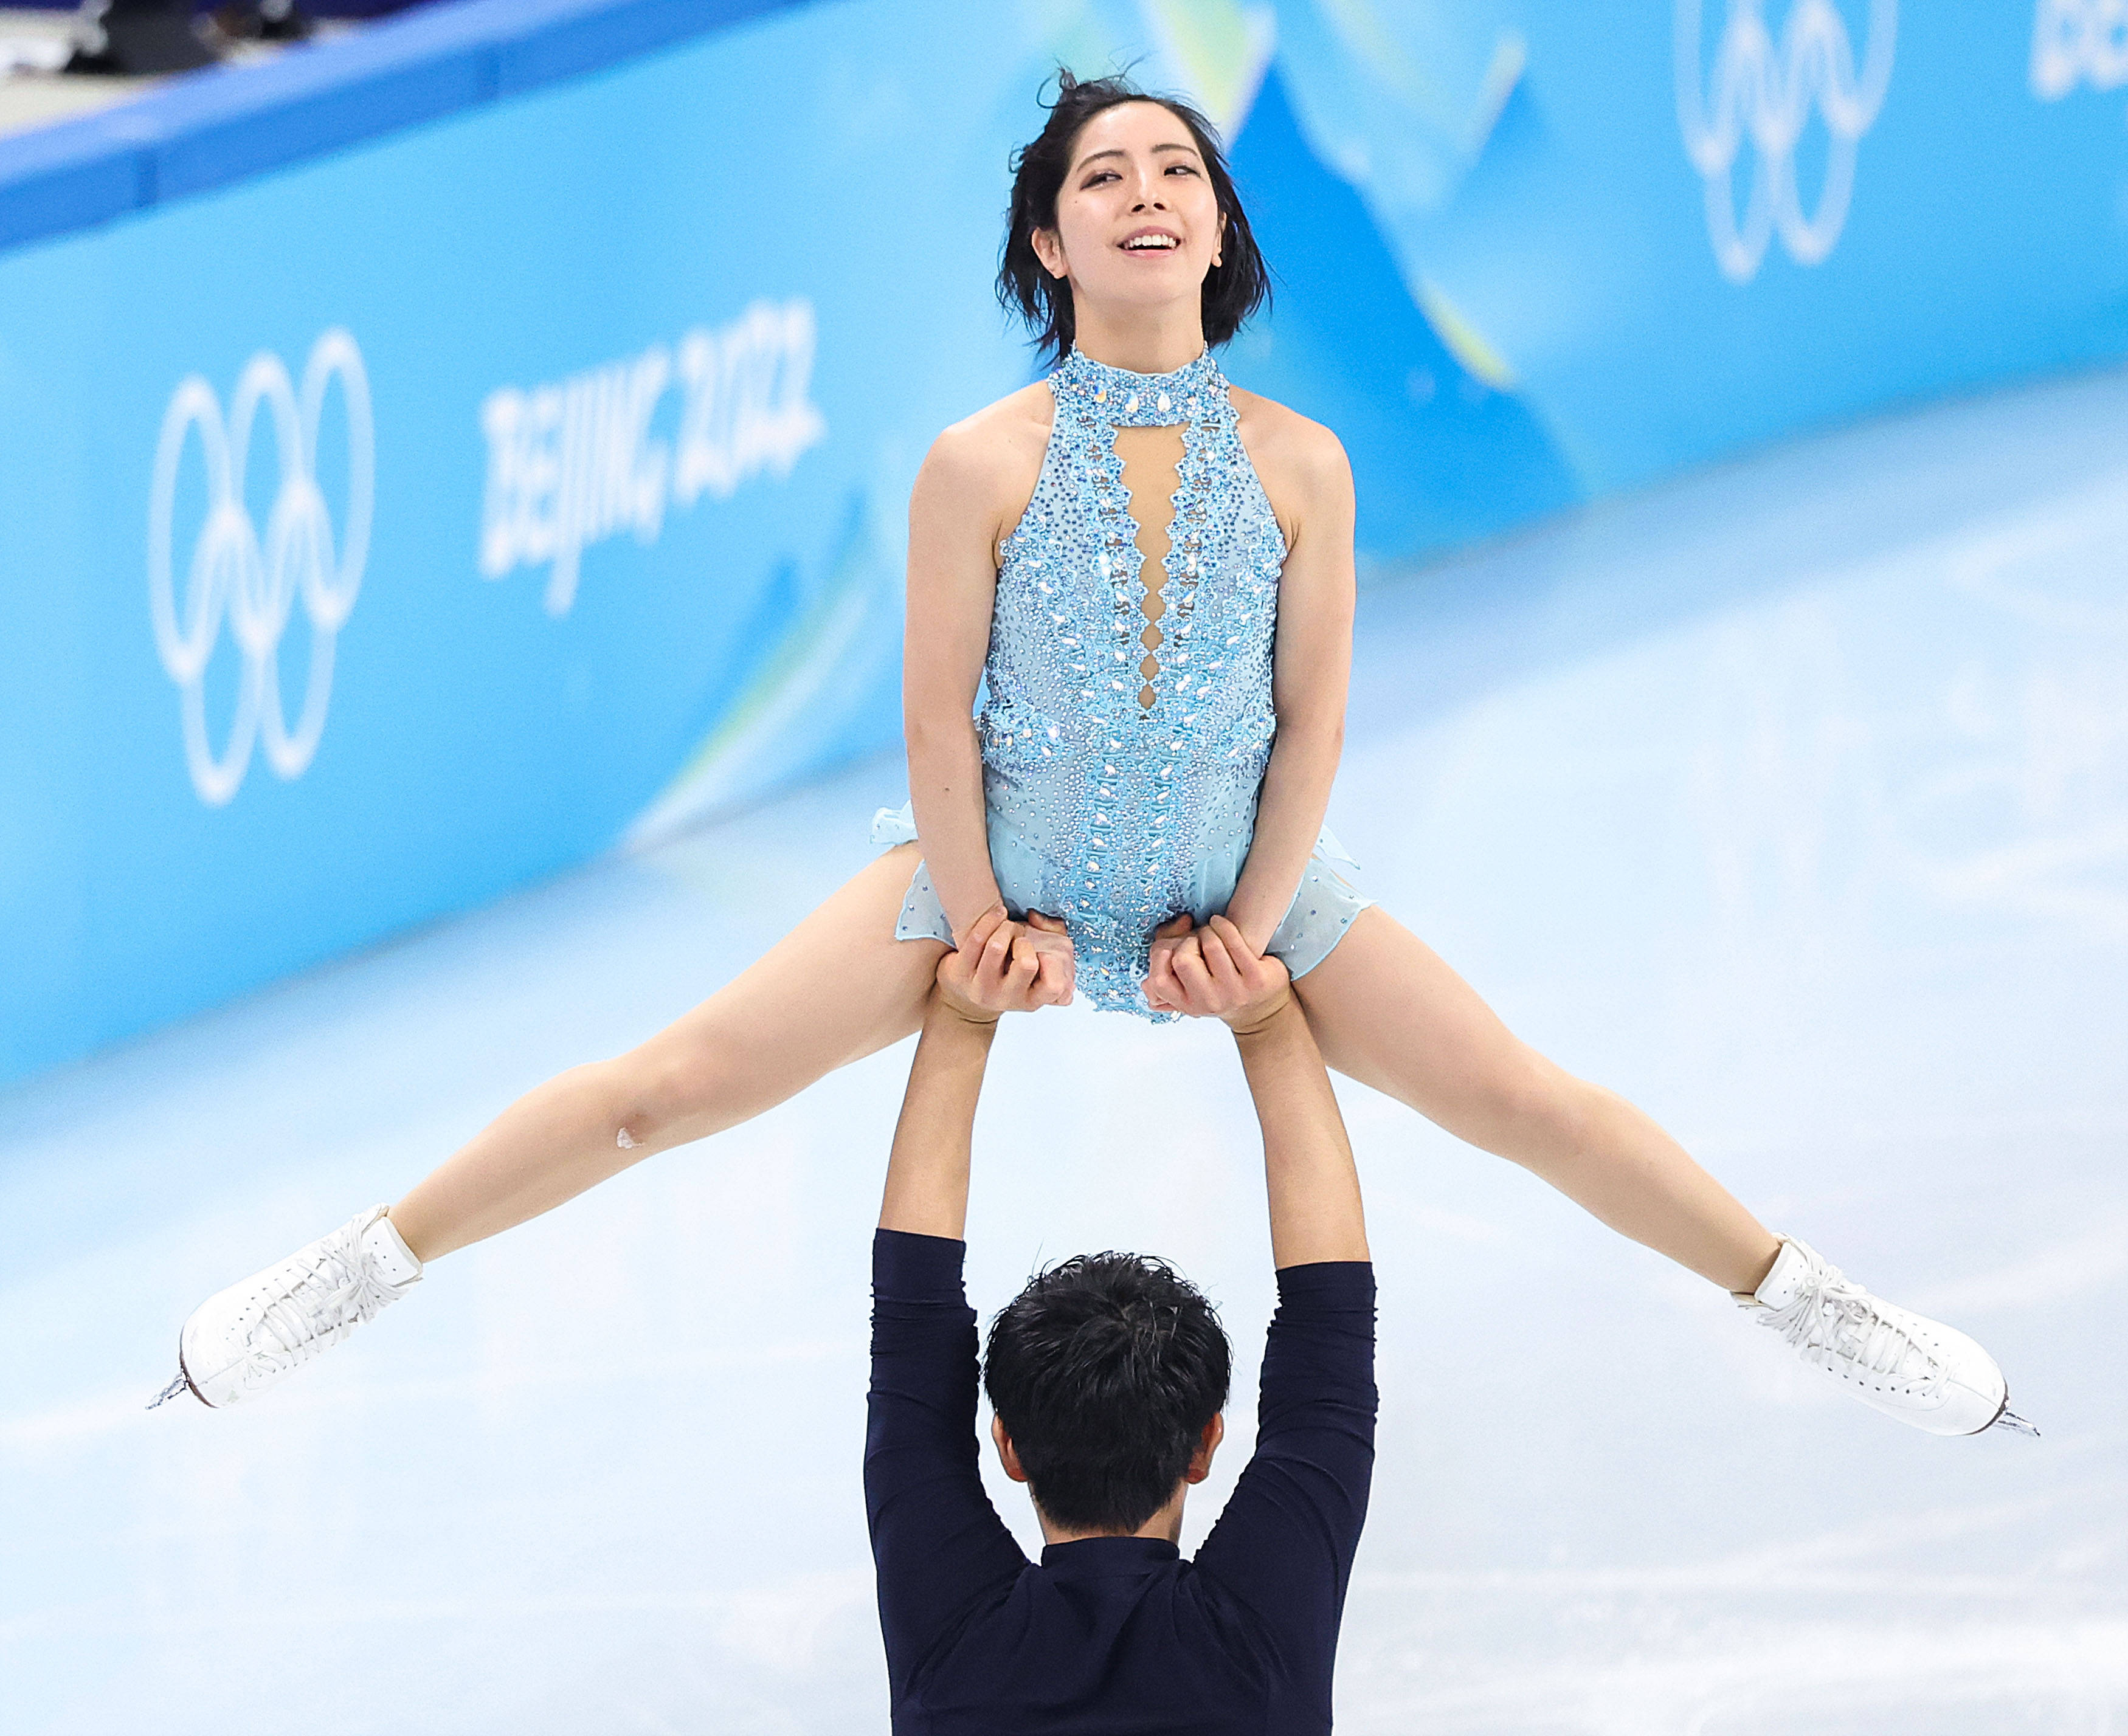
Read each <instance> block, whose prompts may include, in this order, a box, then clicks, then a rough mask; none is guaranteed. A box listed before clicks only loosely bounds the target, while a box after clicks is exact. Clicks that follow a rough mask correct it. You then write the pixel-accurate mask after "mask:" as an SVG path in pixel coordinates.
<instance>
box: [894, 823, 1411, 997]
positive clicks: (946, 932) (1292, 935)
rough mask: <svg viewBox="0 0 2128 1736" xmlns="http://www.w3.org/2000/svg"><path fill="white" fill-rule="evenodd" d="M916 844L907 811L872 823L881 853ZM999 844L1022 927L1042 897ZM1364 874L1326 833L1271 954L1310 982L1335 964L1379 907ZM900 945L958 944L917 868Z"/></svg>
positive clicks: (1005, 889) (1007, 893)
mask: <svg viewBox="0 0 2128 1736" xmlns="http://www.w3.org/2000/svg"><path fill="white" fill-rule="evenodd" d="M915 838H916V816H915V813H914V811H913V809H911V807H910V805H909V804H903V805H902V806H901V807H900V808H882V809H880V810H879V812H878V813H876V814H874V815H873V816H872V842H873V843H875V844H876V845H878V846H879V847H881V849H886V848H889V847H891V846H893V845H895V844H908V843H913V842H915ZM998 842H1000V841H998V840H996V839H995V838H994V839H993V843H992V848H991V856H992V863H993V866H996V867H998V868H999V870H1000V872H999V875H998V880H999V885H998V890H999V893H1000V896H1002V897H1003V898H1004V899H1005V908H1006V910H1007V911H1008V912H1009V913H1010V914H1011V915H1012V916H1013V917H1014V918H1015V919H1022V918H1025V916H1026V914H1027V907H1026V906H1025V905H1024V904H1020V903H1019V902H1018V901H1017V899H1018V898H1019V897H1025V896H1033V895H1036V894H1034V893H1033V889H1032V887H1031V886H1026V887H1023V886H1021V885H1014V884H1009V883H1010V882H1013V881H1015V880H1024V879H1026V878H1027V876H1026V875H1021V874H1014V873H1011V872H1009V871H1006V868H1005V865H1002V864H1000V863H998V862H997V861H996V857H997V856H998V853H999V852H998V849H997V844H998ZM1359 871H1360V865H1359V864H1358V863H1357V862H1356V861H1353V860H1352V858H1351V856H1349V855H1347V853H1346V851H1345V847H1344V846H1343V845H1342V844H1340V843H1339V842H1337V834H1336V833H1334V832H1332V831H1331V830H1330V828H1328V826H1325V827H1324V828H1323V831H1322V832H1321V834H1320V836H1318V837H1317V838H1316V840H1315V851H1314V853H1313V855H1312V856H1309V859H1308V866H1307V867H1306V869H1305V870H1303V872H1302V874H1301V876H1300V888H1299V890H1298V891H1297V892H1295V893H1294V895H1293V903H1292V904H1290V905H1289V906H1287V908H1286V913H1285V919H1284V920H1283V921H1282V922H1280V923H1279V925H1278V931H1277V932H1275V934H1273V935H1272V936H1271V945H1270V946H1269V947H1268V948H1266V951H1269V952H1270V953H1271V956H1273V957H1274V958H1276V959H1277V960H1280V962H1281V963H1283V964H1284V965H1285V968H1286V970H1288V971H1289V972H1290V973H1291V974H1292V975H1294V977H1295V978H1299V977H1304V976H1305V975H1308V973H1309V971H1311V970H1313V969H1314V968H1315V967H1316V966H1317V965H1319V964H1321V963H1322V962H1323V960H1324V959H1326V958H1328V957H1329V956H1330V953H1331V950H1332V948H1333V947H1334V946H1337V942H1339V941H1341V940H1342V939H1343V938H1344V937H1345V931H1346V930H1347V928H1350V927H1351V926H1352V918H1354V917H1356V916H1357V915H1358V914H1359V913H1361V911H1362V910H1364V909H1366V908H1367V906H1368V905H1370V904H1373V903H1374V902H1375V901H1374V900H1373V899H1370V898H1368V897H1366V896H1365V895H1364V894H1361V891H1360V889H1359V888H1358V887H1357V886H1356V885H1354V884H1353V880H1352V878H1351V877H1352V876H1353V875H1356V874H1358V873H1359ZM1232 893H1233V883H1232V881H1231V880H1228V881H1227V883H1226V888H1225V893H1224V894H1223V895H1221V896H1219V897H1218V902H1217V903H1216V904H1213V905H1212V906H1211V908H1208V909H1203V910H1193V911H1192V912H1191V913H1190V914H1191V915H1192V916H1193V917H1195V918H1196V920H1197V921H1199V922H1200V923H1201V922H1204V921H1205V920H1206V919H1208V918H1210V917H1212V916H1214V915H1215V914H1217V913H1218V912H1219V911H1220V910H1222V909H1223V908H1225V907H1226V901H1227V897H1228V896H1231V895H1232ZM894 937H895V939H896V940H902V941H943V942H945V943H946V944H947V945H948V946H952V944H953V925H952V923H949V922H948V921H947V920H946V910H945V907H944V906H943V904H940V903H939V901H938V893H937V891H936V890H935V889H933V886H932V885H931V875H930V873H929V870H927V869H926V867H925V866H924V864H923V863H921V862H919V863H918V864H917V865H916V873H915V875H914V877H913V878H912V879H911V880H910V883H909V895H908V897H907V898H905V899H903V900H902V904H901V915H900V919H899V920H898V921H897V922H896V923H895V925H894Z"/></svg>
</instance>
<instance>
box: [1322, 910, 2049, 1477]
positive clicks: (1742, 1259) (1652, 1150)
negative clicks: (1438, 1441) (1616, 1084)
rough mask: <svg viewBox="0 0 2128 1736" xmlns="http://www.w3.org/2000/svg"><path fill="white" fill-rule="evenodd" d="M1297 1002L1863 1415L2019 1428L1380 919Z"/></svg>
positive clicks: (1459, 1126)
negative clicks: (1714, 1294) (1756, 1326)
mask: <svg viewBox="0 0 2128 1736" xmlns="http://www.w3.org/2000/svg"><path fill="white" fill-rule="evenodd" d="M1294 989H1295V990H1296V991H1297V992H1298V993H1299V996H1300V999H1301V1004H1302V1005H1303V1006H1304V1008H1306V1009H1307V1013H1308V1022H1309V1025H1310V1026H1311V1027H1313V1029H1314V1032H1315V1035H1316V1041H1317V1042H1318V1044H1319V1045H1320V1046H1321V1048H1322V1051H1323V1059H1324V1060H1326V1061H1328V1063H1329V1064H1330V1065H1332V1067H1335V1068H1336V1069H1337V1070H1338V1071H1339V1072H1341V1073H1342V1074H1346V1075H1347V1077H1348V1078H1351V1079H1358V1080H1360V1081H1361V1083H1362V1084H1369V1085H1372V1086H1373V1087H1374V1088H1375V1089H1376V1090H1378V1091H1382V1092H1386V1093H1388V1094H1389V1096H1391V1097H1394V1098H1399V1099H1400V1100H1401V1101H1402V1102H1404V1103H1408V1104H1409V1105H1410V1106H1411V1107H1412V1108H1414V1109H1416V1110H1418V1112H1419V1113H1420V1114H1422V1115H1423V1116H1425V1117H1427V1119H1428V1120H1429V1121H1432V1122H1437V1123H1439V1125H1441V1126H1442V1127H1445V1128H1446V1129H1447V1130H1448V1131H1450V1132H1451V1133H1453V1134H1455V1135H1456V1136H1457V1137H1458V1138H1461V1139H1465V1140H1468V1141H1470V1143H1471V1144H1472V1145H1478V1146H1481V1147H1482V1148H1484V1150H1488V1151H1492V1152H1495V1153H1497V1154H1498V1155H1500V1156H1502V1157H1505V1158H1508V1159H1511V1160H1513V1161H1514V1162H1516V1163H1518V1164H1522V1167H1523V1168H1525V1169H1529V1170H1531V1171H1532V1172H1534V1173H1535V1174H1537V1175H1540V1176H1541V1177H1543V1179H1545V1180H1546V1181H1548V1182H1550V1183H1551V1184H1552V1186H1554V1187H1555V1188H1558V1189H1559V1190H1560V1192H1561V1193H1565V1195H1566V1196H1567V1197H1568V1198H1570V1199H1572V1200H1574V1201H1575V1202H1577V1203H1579V1204H1580V1205H1582V1206H1584V1207H1587V1208H1588V1209H1589V1211H1590V1212H1594V1214H1595V1215H1596V1216H1597V1217H1599V1218H1601V1219H1602V1220H1603V1221H1604V1222H1605V1223H1607V1224H1608V1225H1609V1226H1611V1227H1612V1228H1613V1229H1614V1230H1617V1231H1619V1232H1620V1233H1621V1234H1622V1235H1626V1236H1631V1237H1632V1239H1633V1240H1636V1241H1637V1242H1642V1243H1645V1244H1646V1245H1647V1246H1649V1247H1651V1248H1653V1249H1655V1250H1656V1251H1657V1252H1658V1253H1661V1254H1666V1255H1669V1256H1670V1258H1671V1259H1674V1260H1675V1261H1677V1262H1678V1263H1679V1264H1680V1265H1683V1266H1687V1267H1689V1268H1690V1269H1692V1270H1693V1271H1694V1272H1697V1273H1698V1274H1700V1275H1701V1276H1702V1277H1703V1278H1711V1279H1712V1281H1713V1282H1714V1283H1717V1284H1719V1285H1721V1286H1722V1288H1724V1289H1725V1290H1728V1291H1731V1292H1733V1293H1736V1295H1737V1296H1738V1297H1739V1298H1740V1299H1741V1300H1742V1301H1744V1302H1746V1306H1747V1307H1750V1310H1751V1311H1752V1313H1753V1315H1754V1316H1755V1318H1756V1319H1757V1320H1758V1321H1760V1324H1762V1325H1764V1326H1769V1327H1771V1328H1773V1329H1774V1330H1775V1331H1777V1332H1778V1333H1779V1335H1781V1337H1782V1338H1783V1339H1784V1340H1786V1341H1787V1342H1788V1345H1790V1346H1791V1347H1792V1348H1793V1349H1795V1351H1796V1352H1797V1353H1798V1354H1799V1355H1800V1356H1801V1357H1802V1358H1803V1360H1804V1361H1805V1362H1806V1363H1808V1364H1810V1365H1811V1366H1812V1367H1813V1368H1817V1369H1819V1370H1820V1371H1821V1372H1822V1373H1824V1374H1826V1376H1828V1377H1829V1378H1831V1379H1833V1380H1835V1381H1836V1382H1838V1383H1840V1385H1841V1387H1844V1388H1845V1390H1846V1391H1848V1392H1850V1393H1852V1394H1853V1395H1854V1396H1855V1397H1857V1398H1859V1399H1860V1400H1861V1401H1862V1402H1863V1403H1864V1404H1866V1405H1869V1406H1871V1407H1872V1408H1874V1409H1876V1410H1879V1411H1884V1412H1886V1413H1887V1414H1888V1415H1889V1416H1896V1417H1898V1419H1899V1420H1900V1421H1902V1422H1906V1423H1911V1424H1912V1425H1914V1426H1915V1427H1917V1428H1920V1429H1925V1430H1928V1431H1929V1432H1930V1433H1931V1434H1936V1435H1970V1434H1974V1433H1977V1432H1978V1430H1982V1429H1984V1428H1987V1427H1988V1426H1989V1425H1991V1424H1993V1423H1996V1422H1998V1421H2000V1422H2005V1423H2007V1424H2009V1425H2012V1426H2015V1427H2019V1428H2026V1429H2029V1427H2030V1425H2029V1424H2026V1423H2023V1422H2021V1421H2019V1420H2018V1419H2016V1417H2014V1416H2012V1415H2011V1413H2010V1411H2009V1410H2008V1408H2007V1406H2008V1399H2009V1395H2008V1388H2007V1386H2006V1384H2005V1383H2004V1381H2003V1378H2002V1370H2001V1369H2000V1368H1997V1366H1996V1364H1995V1361H1994V1359H1993V1358H1992V1357H1991V1356H1989V1355H1988V1353H1987V1352H1986V1351H1985V1350H1983V1349H1981V1347H1980V1346H1979V1345H1977V1344H1975V1343H1974V1341H1973V1340H1971V1339H1969V1338H1968V1337H1966V1336H1965V1335H1964V1334H1963V1333H1961V1332H1957V1331H1954V1330H1952V1329H1951V1328H1950V1327H1948V1326H1942V1325H1940V1324H1939V1323H1938V1322H1936V1321H1932V1320H1927V1319H1925V1318H1923V1317H1922V1316H1920V1315H1917V1314H1914V1313H1912V1312H1911V1311H1908V1310H1907V1309H1904V1308H1900V1307H1895V1306H1893V1304H1891V1303H1889V1302H1884V1301H1883V1300H1882V1299H1880V1298H1879V1297H1875V1296H1873V1295H1872V1294H1870V1293H1869V1291H1867V1290H1865V1289H1864V1288H1862V1286H1861V1285H1860V1284H1857V1283H1854V1282H1852V1281H1851V1280H1850V1279H1849V1278H1845V1276H1844V1275H1842V1274H1841V1271H1840V1269H1838V1268H1837V1267H1836V1266H1832V1265H1831V1264H1827V1263H1826V1261H1825V1260H1824V1259H1822V1258H1821V1257H1820V1256H1819V1255H1817V1254H1816V1253H1815V1252H1813V1251H1812V1250H1811V1249H1810V1248H1808V1247H1807V1246H1806V1245H1804V1244H1803V1243H1802V1242H1799V1241H1795V1240H1784V1239H1782V1238H1780V1237H1778V1236H1774V1234H1773V1232H1772V1231H1769V1230H1768V1229H1767V1228H1766V1227H1765V1225H1763V1224H1761V1223H1760V1221H1758V1220H1757V1219H1756V1218H1755V1217H1752V1216H1751V1214H1750V1212H1747V1211H1746V1210H1745V1209H1744V1207H1742V1206H1741V1204H1739V1203H1738V1202H1737V1201H1736V1198H1734V1196H1732V1195H1731V1193H1729V1191H1728V1190H1727V1188H1724V1187H1723V1186H1722V1184H1721V1183H1719V1182H1717V1181H1716V1180H1715V1179H1714V1178H1713V1177H1712V1176H1711V1175H1709V1174H1708V1173H1707V1172H1706V1171H1705V1170H1704V1169H1701V1168H1700V1167H1699V1165H1698V1164H1696V1163H1694V1162H1693V1160H1692V1158H1691V1157H1690V1156H1689V1155H1688V1154H1687V1153H1686V1152H1685V1150H1684V1147H1682V1146H1681V1145H1679V1144H1678V1143H1677V1141H1675V1140H1674V1139H1672V1138H1671V1137H1670V1136H1669V1135H1668V1134H1667V1133H1665V1132H1664V1131H1663V1130H1662V1129H1661V1128H1660V1127H1657V1126H1656V1125H1655V1122H1652V1121H1651V1120H1650V1119H1649V1118H1648V1117H1646V1115H1644V1114H1642V1113H1641V1111H1639V1110H1638V1109H1636V1108H1634V1107H1633V1106H1632V1104H1631V1103H1627V1101H1626V1100H1625V1099H1624V1098H1622V1097H1619V1096H1618V1095H1617V1093H1613V1092H1610V1091H1606V1090H1604V1089H1603V1088H1602V1087H1601V1086H1599V1085H1592V1084H1589V1083H1588V1082H1587V1081H1586V1080H1584V1079H1576V1078H1575V1077H1574V1076H1573V1075H1572V1074H1570V1073H1568V1072H1566V1071H1565V1070H1564V1069H1562V1068H1560V1067H1558V1066H1556V1065H1554V1064H1553V1063H1552V1062H1551V1061H1549V1060H1546V1059H1545V1057H1544V1056H1542V1055H1539V1054H1538V1053H1537V1051H1535V1050H1533V1049H1532V1048H1531V1047H1530V1046H1528V1045H1527V1044H1526V1043H1523V1042H1522V1041H1519V1040H1518V1038H1517V1037H1516V1036H1514V1034H1513V1032H1510V1031H1509V1030H1508V1027H1506V1026H1505V1025H1503V1024H1502V1023H1501V1022H1500V1021H1499V1017H1497V1016H1495V1014H1494V1012H1493V1010H1492V1009H1491V1008H1489V1007H1488V1006H1487V1005H1486V1004H1485V1003H1484V1002H1483V1001H1482V1000H1480V998H1478V997H1477V995H1476V994H1475V993H1473V992H1472V990H1471V989H1470V984H1467V983H1465V981H1464V980H1463V979H1461V977H1459V976H1458V975H1456V973H1455V972H1454V971H1452V970H1450V969H1449V968H1448V966H1447V965H1445V964H1443V963H1442V961H1441V959H1440V957H1439V956H1437V954H1436V953H1435V952H1434V951H1433V950H1432V948H1431V947H1429V946H1427V945H1426V943H1425V942H1423V941H1421V940H1420V939H1419V938H1418V937H1417V936H1416V935H1414V934H1413V933H1412V932H1410V931H1409V930H1408V929H1407V928H1405V927H1403V925H1402V924H1400V923H1398V922H1397V921H1396V920H1395V919H1394V918H1392V917H1391V916H1389V913H1387V912H1386V911H1384V910H1382V909H1380V908H1379V907H1375V908H1369V909H1366V910H1364V911H1362V912H1361V913H1360V914H1359V916H1357V917H1356V918H1354V920H1353V923H1352V926H1351V930H1350V931H1349V932H1347V934H1346V936H1345V937H1344V938H1343V939H1342V941H1340V942H1338V944H1337V948H1336V950H1335V951H1332V953H1331V955H1330V956H1329V957H1328V958H1327V959H1325V960H1323V962H1322V963H1321V964H1320V965H1317V966H1316V967H1315V969H1314V970H1311V971H1309V973H1308V975H1306V976H1304V977H1303V978H1301V979H1300V980H1299V982H1297V983H1296V984H1294Z"/></svg>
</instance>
